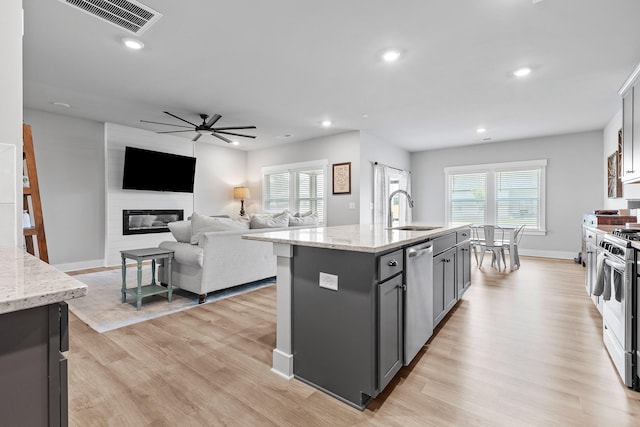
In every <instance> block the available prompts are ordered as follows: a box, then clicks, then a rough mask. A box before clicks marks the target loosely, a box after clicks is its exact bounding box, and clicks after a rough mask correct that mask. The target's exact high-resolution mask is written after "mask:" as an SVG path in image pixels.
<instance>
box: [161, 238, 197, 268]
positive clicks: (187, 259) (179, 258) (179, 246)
mask: <svg viewBox="0 0 640 427" xmlns="http://www.w3.org/2000/svg"><path fill="white" fill-rule="evenodd" d="M160 247H161V248H162V249H169V250H171V251H173V252H174V253H173V259H174V260H175V261H176V262H179V263H180V264H186V265H193V266H194V267H202V257H203V254H204V251H203V250H202V248H201V247H200V246H197V245H192V244H190V243H180V242H162V243H160Z"/></svg>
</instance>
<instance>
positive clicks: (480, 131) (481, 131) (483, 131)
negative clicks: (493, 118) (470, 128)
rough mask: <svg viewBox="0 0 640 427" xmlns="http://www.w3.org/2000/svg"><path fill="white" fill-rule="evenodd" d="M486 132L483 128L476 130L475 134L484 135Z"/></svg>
mask: <svg viewBox="0 0 640 427" xmlns="http://www.w3.org/2000/svg"><path fill="white" fill-rule="evenodd" d="M486 131H487V130H486V129H485V128H478V129H476V132H478V133H485V132H486Z"/></svg>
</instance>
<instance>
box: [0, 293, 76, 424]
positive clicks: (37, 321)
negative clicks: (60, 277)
mask: <svg viewBox="0 0 640 427" xmlns="http://www.w3.org/2000/svg"><path fill="white" fill-rule="evenodd" d="M67 325H68V317H67V305H66V304H65V303H61V304H51V305H45V306H41V307H34V308H30V309H26V310H21V311H15V312H11V313H5V314H2V315H0V414H2V421H1V422H0V424H2V425H7V426H9V425H10V426H66V425H67V421H68V415H67V410H68V407H67V359H66V358H65V357H64V355H63V354H62V352H65V351H67V350H68V349H69V342H68V336H67Z"/></svg>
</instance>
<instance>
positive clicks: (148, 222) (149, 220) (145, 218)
mask: <svg viewBox="0 0 640 427" xmlns="http://www.w3.org/2000/svg"><path fill="white" fill-rule="evenodd" d="M140 217H141V218H142V223H141V224H140V225H141V226H142V227H151V226H152V225H153V221H154V220H155V219H156V216H155V215H140Z"/></svg>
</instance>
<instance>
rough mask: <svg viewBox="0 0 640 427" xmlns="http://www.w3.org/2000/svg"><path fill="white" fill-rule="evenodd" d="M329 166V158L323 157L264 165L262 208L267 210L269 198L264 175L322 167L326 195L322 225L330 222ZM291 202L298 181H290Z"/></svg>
mask: <svg viewBox="0 0 640 427" xmlns="http://www.w3.org/2000/svg"><path fill="white" fill-rule="evenodd" d="M328 166H329V160H328V159H322V160H312V161H307V162H298V163H288V164H284V165H273V166H263V167H262V169H261V172H262V210H263V211H266V209H265V205H264V202H265V200H266V199H267V189H266V188H265V185H264V176H265V175H269V174H272V173H276V172H285V171H286V172H289V174H291V173H292V172H298V171H302V170H308V169H322V172H323V176H324V188H325V191H324V196H323V203H324V220H323V222H322V225H325V224H328V223H329V209H328V202H329V197H328V190H327V189H328V188H329V187H328V184H327V183H328V179H329V178H328V174H327V171H328ZM289 184H290V185H289V202H291V201H293V200H295V199H296V194H295V192H296V183H295V182H290V183H289Z"/></svg>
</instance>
